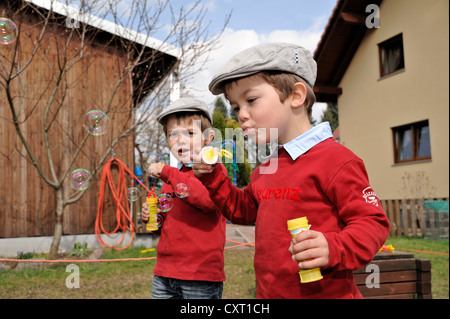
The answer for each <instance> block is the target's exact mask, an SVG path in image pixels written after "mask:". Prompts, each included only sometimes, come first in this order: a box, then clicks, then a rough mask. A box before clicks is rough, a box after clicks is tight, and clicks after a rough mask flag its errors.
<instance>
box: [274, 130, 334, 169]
mask: <svg viewBox="0 0 450 319" xmlns="http://www.w3.org/2000/svg"><path fill="white" fill-rule="evenodd" d="M330 137H333V133H332V132H331V127H330V123H328V122H322V123H319V124H318V125H316V126H314V127H313V128H312V129H310V130H309V131H307V132H305V133H303V134H301V135H299V136H297V137H296V138H294V139H293V140H292V141H290V142H287V143H286V144H283V145H278V147H283V148H284V149H285V150H286V152H287V153H288V154H289V156H291V158H292V160H294V161H295V160H296V159H297V158H298V157H299V156H300V155H303V154H305V153H306V152H307V151H309V150H310V149H311V148H313V147H314V146H316V145H317V144H319V143H320V142H323V141H325V140H326V139H329V138H330ZM278 147H277V148H275V150H274V151H273V152H272V154H270V155H269V156H268V157H267V158H271V157H274V156H277V155H278Z"/></svg>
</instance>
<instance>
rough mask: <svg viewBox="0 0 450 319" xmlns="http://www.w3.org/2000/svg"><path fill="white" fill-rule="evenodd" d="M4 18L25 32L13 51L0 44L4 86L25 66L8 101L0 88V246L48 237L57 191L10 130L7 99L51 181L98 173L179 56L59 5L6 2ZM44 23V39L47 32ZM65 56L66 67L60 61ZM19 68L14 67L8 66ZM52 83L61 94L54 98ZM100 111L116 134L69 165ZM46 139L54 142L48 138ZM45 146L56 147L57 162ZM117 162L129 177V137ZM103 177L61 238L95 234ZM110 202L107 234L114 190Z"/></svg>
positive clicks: (94, 140) (72, 209)
mask: <svg viewBox="0 0 450 319" xmlns="http://www.w3.org/2000/svg"><path fill="white" fill-rule="evenodd" d="M0 13H2V15H4V16H5V17H7V18H9V19H11V20H12V21H14V22H15V24H16V25H17V28H18V29H19V33H18V38H17V40H16V41H15V42H14V43H13V44H10V45H1V44H0V72H1V76H2V78H0V81H2V82H1V83H2V84H5V83H6V82H5V78H7V77H8V74H9V70H11V67H13V69H14V70H17V69H18V68H22V67H26V68H25V70H24V72H22V73H21V74H20V76H17V77H15V78H14V79H13V80H12V81H10V82H9V84H8V85H9V86H10V87H11V92H12V94H11V96H10V97H7V96H6V90H5V86H0V181H1V183H0V193H1V195H0V238H1V237H3V238H15V237H32V236H52V235H53V231H54V223H55V196H56V195H55V191H54V189H52V187H50V186H49V185H48V183H45V182H44V181H43V180H42V178H41V177H40V176H39V174H38V172H37V170H36V168H35V167H34V166H33V159H30V158H29V157H28V156H27V152H26V150H25V148H24V145H23V143H22V142H21V141H20V139H19V137H18V135H17V133H16V130H15V126H14V125H13V122H12V115H11V111H10V103H8V99H9V98H11V99H12V100H13V101H14V103H15V105H16V110H15V111H16V112H17V114H19V117H18V119H19V121H20V123H21V124H20V125H21V128H22V130H23V134H24V136H25V138H26V139H27V141H28V144H29V147H30V149H31V151H32V152H33V154H35V159H34V160H35V161H36V162H38V163H40V167H41V169H42V170H43V172H44V173H45V174H46V175H47V176H52V171H53V172H55V174H57V175H58V176H59V175H60V174H61V172H62V171H63V170H66V169H67V167H69V168H70V170H72V169H75V168H86V169H92V167H94V164H95V163H99V162H100V161H101V160H102V158H101V155H102V154H104V153H105V151H106V150H107V149H108V146H109V145H111V142H112V141H113V140H114V139H116V138H117V137H118V135H119V134H120V132H121V131H123V129H124V128H127V127H130V125H131V121H132V114H131V113H132V111H133V109H134V108H135V107H137V106H138V105H139V103H141V102H142V101H143V100H144V99H145V97H146V96H147V95H149V94H150V93H151V91H152V90H153V89H154V88H155V87H156V86H157V85H158V84H159V83H160V82H161V80H162V79H164V78H165V77H167V76H171V74H172V73H173V72H174V70H175V69H176V67H177V65H178V63H179V53H177V50H176V49H175V48H174V47H172V46H170V45H167V44H165V43H163V42H161V41H158V40H156V39H153V38H151V37H148V36H147V35H143V34H139V33H136V32H134V31H132V30H129V29H126V28H124V27H121V26H119V25H116V24H114V23H111V22H109V21H107V20H104V19H99V18H97V17H94V16H92V15H89V14H88V13H80V12H77V10H75V9H73V8H71V7H68V6H66V5H63V4H61V3H59V2H57V1H53V0H27V1H25V0H14V1H1V2H0ZM46 17H48V19H47V18H46ZM45 21H47V22H48V24H47V26H46V32H45V33H41V30H42V29H43V25H44V22H45ZM84 28H86V29H84ZM84 30H87V31H86V33H83V31H84ZM130 48H132V49H133V50H134V51H132V50H131V49H130ZM16 49H17V50H16ZM81 50H82V53H81ZM64 51H65V52H66V54H65V56H66V57H69V59H68V60H67V61H64V59H63V56H64V55H63V52H64ZM133 54H135V56H133ZM137 54H142V56H141V57H142V58H143V59H145V58H147V59H148V61H150V62H148V63H142V64H140V65H138V66H136V67H135V68H134V70H133V74H131V73H130V74H125V76H123V75H124V73H123V72H122V70H124V69H125V67H127V66H129V65H130V64H131V63H132V62H133V59H136V55H137ZM30 56H33V58H32V59H30ZM14 59H16V60H15V61H16V62H15V63H11V61H14ZM143 61H144V60H143ZM65 62H67V63H73V66H72V67H71V69H70V70H69V71H68V73H67V74H66V75H65V77H63V78H61V79H59V77H58V74H59V73H58V72H59V71H58V70H59V68H60V67H63V66H64V63H65ZM13 73H14V72H13ZM58 81H59V82H58ZM55 83H60V85H59V86H58V88H57V89H56V90H53V88H55ZM47 106H49V107H47ZM95 109H100V110H105V111H109V113H108V116H109V119H110V127H109V129H108V130H107V132H106V134H104V135H102V136H98V137H89V138H88V140H87V141H86V143H87V144H86V147H84V148H83V149H82V151H81V152H80V154H79V156H77V158H76V160H75V162H74V163H73V164H72V165H70V164H71V163H70V161H71V159H72V155H73V154H74V153H75V152H77V147H78V145H80V144H81V143H82V142H83V139H84V138H85V136H86V131H85V130H84V128H83V118H84V116H85V114H86V113H87V112H89V111H91V110H95ZM44 118H46V119H47V122H44V121H43V119H44ZM47 130H48V131H49V132H50V134H49V140H48V141H47V140H46V139H45V138H44V131H47ZM46 143H48V144H49V145H50V146H51V148H50V149H49V152H50V153H51V158H52V160H51V161H49V160H48V155H49V154H48V153H47V151H46V148H45V147H44V146H45V144H46ZM111 156H112V157H116V158H118V159H120V160H121V161H122V162H124V163H125V165H127V167H129V168H130V169H133V167H134V137H133V134H129V135H127V136H126V137H125V138H123V139H121V140H120V142H119V144H117V145H116V146H115V147H114V154H111ZM69 173H70V171H69ZM100 175H101V171H100V172H98V175H97V178H94V179H93V180H92V184H91V186H90V187H89V188H88V189H87V190H86V191H85V194H84V195H83V197H81V199H80V200H79V201H78V202H76V204H73V205H68V206H66V207H65V210H64V218H63V234H71V235H75V234H93V233H94V222H95V219H96V214H97V204H98V198H99V192H100V187H99V186H100ZM64 191H65V195H70V192H73V193H76V192H75V191H74V190H71V188H70V183H69V182H68V181H67V183H66V184H64ZM106 196H107V198H109V200H107V203H105V208H104V211H105V216H104V220H103V222H104V225H105V227H106V228H107V230H108V231H111V230H112V228H113V227H115V225H116V221H115V207H114V205H113V203H112V200H111V194H109V193H108V191H106ZM108 196H109V197H108Z"/></svg>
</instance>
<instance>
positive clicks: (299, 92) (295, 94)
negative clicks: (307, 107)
mask: <svg viewBox="0 0 450 319" xmlns="http://www.w3.org/2000/svg"><path fill="white" fill-rule="evenodd" d="M306 92H307V89H306V86H305V85H304V84H303V83H300V82H297V83H295V84H294V88H293V89H292V94H291V107H292V108H299V107H301V106H303V104H305V100H306Z"/></svg>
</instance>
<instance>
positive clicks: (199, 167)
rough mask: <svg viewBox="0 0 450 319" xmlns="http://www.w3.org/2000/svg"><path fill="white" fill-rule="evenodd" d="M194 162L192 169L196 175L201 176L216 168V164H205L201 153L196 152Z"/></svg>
mask: <svg viewBox="0 0 450 319" xmlns="http://www.w3.org/2000/svg"><path fill="white" fill-rule="evenodd" d="M192 158H193V160H194V164H193V165H192V170H193V171H194V175H195V176H196V177H200V176H202V175H204V174H210V173H212V172H213V171H214V170H215V169H216V164H205V163H202V157H201V156H200V155H199V154H194V155H193V156H192Z"/></svg>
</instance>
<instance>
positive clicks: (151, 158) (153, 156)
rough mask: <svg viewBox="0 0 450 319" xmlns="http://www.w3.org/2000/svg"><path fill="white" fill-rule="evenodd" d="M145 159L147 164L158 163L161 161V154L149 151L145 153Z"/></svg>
mask: <svg viewBox="0 0 450 319" xmlns="http://www.w3.org/2000/svg"><path fill="white" fill-rule="evenodd" d="M145 159H146V161H147V165H150V164H154V163H159V162H161V155H159V154H158V153H155V152H151V153H147V155H145Z"/></svg>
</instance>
